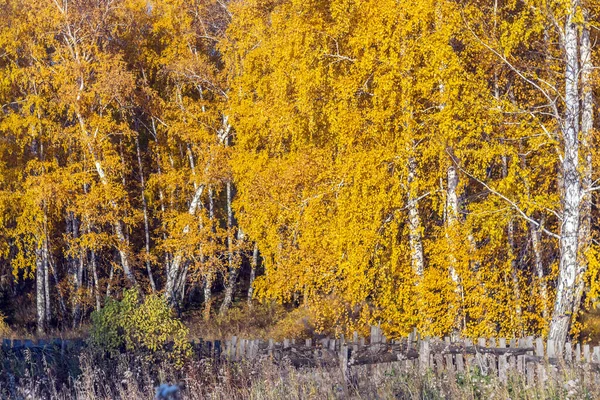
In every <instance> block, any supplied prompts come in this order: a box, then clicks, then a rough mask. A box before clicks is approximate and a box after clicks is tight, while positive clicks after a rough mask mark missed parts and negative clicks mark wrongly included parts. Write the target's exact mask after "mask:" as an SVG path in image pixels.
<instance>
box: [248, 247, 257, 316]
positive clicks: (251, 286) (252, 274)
mask: <svg viewBox="0 0 600 400" xmlns="http://www.w3.org/2000/svg"><path fill="white" fill-rule="evenodd" d="M256 267H258V244H257V243H256V242H254V250H253V252H252V263H251V264H250V282H249V284H248V306H252V295H253V294H254V279H255V278H256Z"/></svg>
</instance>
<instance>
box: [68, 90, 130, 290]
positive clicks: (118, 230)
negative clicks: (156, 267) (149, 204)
mask: <svg viewBox="0 0 600 400" xmlns="http://www.w3.org/2000/svg"><path fill="white" fill-rule="evenodd" d="M82 82H83V81H82ZM76 114H77V119H78V121H79V126H80V128H81V131H82V133H83V136H84V141H85V142H86V144H87V149H88V151H89V153H90V156H91V157H92V160H93V161H94V167H95V169H96V173H97V174H98V177H99V178H100V183H101V184H102V185H103V186H108V185H109V184H110V182H109V181H108V177H107V176H106V172H105V171H104V167H103V166H102V163H101V162H100V159H99V158H98V155H97V154H96V152H95V151H94V147H93V146H92V142H91V140H92V137H91V135H90V133H89V132H88V130H87V128H86V125H85V120H84V118H83V116H82V115H81V114H80V113H79V112H77V113H76ZM109 203H110V205H111V207H112V208H113V210H115V211H118V210H119V209H120V207H119V205H118V204H117V202H116V201H115V200H110V201H109ZM121 224H122V221H121V220H117V221H115V222H114V223H113V228H114V230H115V234H116V236H117V240H118V243H119V245H118V249H117V250H118V252H119V257H120V259H121V266H122V267H123V272H124V273H125V277H126V278H127V279H128V280H129V282H130V283H131V284H133V285H134V286H136V287H137V286H138V284H137V280H136V279H135V276H134V274H133V272H132V271H131V267H130V263H129V257H128V254H127V252H128V249H129V241H128V240H127V238H126V236H125V233H124V232H123V226H122V225H121Z"/></svg>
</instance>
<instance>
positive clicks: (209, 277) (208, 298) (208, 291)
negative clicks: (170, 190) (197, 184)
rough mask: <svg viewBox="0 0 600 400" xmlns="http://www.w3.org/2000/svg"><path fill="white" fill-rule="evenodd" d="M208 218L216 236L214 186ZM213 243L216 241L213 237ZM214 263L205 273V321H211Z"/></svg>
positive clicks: (210, 189)
mask: <svg viewBox="0 0 600 400" xmlns="http://www.w3.org/2000/svg"><path fill="white" fill-rule="evenodd" d="M208 218H209V219H210V229H211V232H212V233H213V234H214V233H215V231H216V227H215V222H214V219H215V201H214V192H213V188H212V186H208ZM210 240H211V241H212V240H214V239H213V238H212V237H211V239H210ZM212 265H213V263H210V268H211V270H208V271H205V272H204V320H205V321H208V320H209V319H210V312H211V308H212V285H213V280H214V277H213V276H214V271H212V268H213V267H212Z"/></svg>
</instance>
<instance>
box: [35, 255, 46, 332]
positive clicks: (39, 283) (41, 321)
mask: <svg viewBox="0 0 600 400" xmlns="http://www.w3.org/2000/svg"><path fill="white" fill-rule="evenodd" d="M35 286H36V311H37V332H38V334H41V333H44V332H45V331H46V298H45V293H46V289H45V287H44V262H43V244H40V245H39V246H38V248H37V249H36V250H35Z"/></svg>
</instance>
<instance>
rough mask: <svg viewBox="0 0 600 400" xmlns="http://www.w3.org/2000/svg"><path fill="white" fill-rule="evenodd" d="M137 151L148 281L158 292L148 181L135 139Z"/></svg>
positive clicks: (138, 144) (153, 290) (136, 139)
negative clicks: (149, 212) (147, 196)
mask: <svg viewBox="0 0 600 400" xmlns="http://www.w3.org/2000/svg"><path fill="white" fill-rule="evenodd" d="M135 149H136V153H137V162H138V171H139V174H140V187H141V190H142V193H141V197H142V211H143V215H144V242H145V243H144V244H145V249H146V272H147V273H148V280H149V281H150V287H151V288H152V292H153V293H154V292H156V284H155V283H154V276H153V275H152V265H151V263H150V223H149V221H148V202H147V201H146V196H145V195H144V192H145V191H146V181H145V179H144V168H143V167H142V154H141V152H140V141H139V140H138V138H135Z"/></svg>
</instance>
